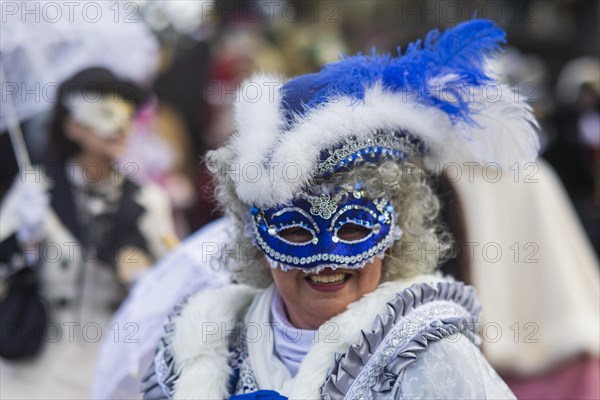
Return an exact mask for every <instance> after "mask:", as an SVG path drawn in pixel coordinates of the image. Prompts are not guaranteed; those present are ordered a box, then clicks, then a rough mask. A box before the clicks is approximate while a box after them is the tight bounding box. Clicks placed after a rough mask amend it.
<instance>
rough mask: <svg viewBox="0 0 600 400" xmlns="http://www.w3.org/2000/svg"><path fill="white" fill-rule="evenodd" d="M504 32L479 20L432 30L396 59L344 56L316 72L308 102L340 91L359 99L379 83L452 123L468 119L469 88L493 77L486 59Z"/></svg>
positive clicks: (320, 100)
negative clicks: (439, 80) (437, 81)
mask: <svg viewBox="0 0 600 400" xmlns="http://www.w3.org/2000/svg"><path fill="white" fill-rule="evenodd" d="M505 36H506V34H505V33H504V31H503V30H502V29H500V28H498V27H497V26H496V25H495V24H494V23H493V22H492V21H489V20H485V19H475V20H472V21H468V22H464V23H462V24H460V25H457V26H456V27H454V28H451V29H448V30H446V31H445V32H444V33H443V34H440V33H439V31H437V30H433V31H431V32H429V33H428V34H427V36H426V37H425V40H424V41H421V40H417V41H416V42H414V43H410V44H409V45H408V46H407V47H406V51H405V53H404V55H403V54H402V52H401V49H400V48H398V55H397V56H396V57H392V56H391V55H390V54H383V55H377V54H376V53H375V50H373V53H372V55H371V56H365V55H362V54H357V55H355V56H351V57H343V58H341V59H340V61H338V62H335V63H331V64H328V65H326V66H324V67H323V69H322V70H321V71H320V72H319V73H318V74H316V78H315V84H314V86H313V87H315V88H317V89H316V90H315V92H314V93H313V96H312V98H311V99H310V101H308V102H307V104H306V105H307V106H308V107H314V106H316V105H318V104H321V103H324V102H327V101H328V100H329V99H331V98H332V97H334V96H340V95H343V96H349V97H351V98H352V99H353V100H354V101H361V100H363V99H364V95H365V91H366V90H367V89H368V88H370V87H372V86H373V85H374V84H375V83H377V82H381V84H382V85H383V88H384V89H385V90H389V91H392V92H399V93H402V92H405V93H409V94H411V95H415V96H417V99H418V101H420V102H421V103H423V104H425V105H427V106H433V107H436V108H439V109H440V110H442V111H444V112H445V113H446V114H448V116H449V117H450V118H451V119H452V121H454V122H456V121H458V120H462V121H464V122H468V123H470V122H472V120H471V118H470V114H471V113H472V112H476V110H472V109H471V107H470V103H469V93H468V87H470V86H480V85H484V84H486V83H487V82H489V81H490V77H489V76H487V75H486V73H485V70H484V65H485V62H484V61H485V59H486V58H488V57H490V56H491V55H492V54H494V53H496V52H498V51H499V50H500V45H501V44H502V43H505ZM449 76H451V79H448V77H449ZM442 77H445V78H446V79H445V81H444V84H443V86H441V87H435V86H434V85H432V82H433V81H434V80H435V79H436V78H442ZM442 89H443V92H442V91H441V90H442ZM442 93H443V94H444V95H442Z"/></svg>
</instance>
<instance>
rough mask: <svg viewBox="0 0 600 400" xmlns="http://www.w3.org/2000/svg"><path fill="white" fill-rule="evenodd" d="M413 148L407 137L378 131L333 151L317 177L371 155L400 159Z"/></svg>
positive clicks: (320, 167)
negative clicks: (379, 154)
mask: <svg viewBox="0 0 600 400" xmlns="http://www.w3.org/2000/svg"><path fill="white" fill-rule="evenodd" d="M413 148H414V145H413V144H412V143H411V142H410V140H409V139H408V138H407V137H405V136H402V137H398V136H395V135H390V134H389V133H387V134H386V133H380V132H377V131H376V132H373V134H372V136H371V138H368V139H354V140H349V141H348V142H347V143H346V144H344V145H343V146H342V147H340V148H337V149H335V150H333V151H332V152H331V154H330V155H329V156H328V157H327V158H326V159H325V160H324V161H321V162H319V163H318V164H317V166H316V168H315V175H316V176H323V175H326V174H329V173H332V172H334V171H335V170H336V168H339V167H342V166H344V165H346V164H349V163H352V162H353V161H356V160H358V159H360V158H363V157H364V155H369V154H370V155H372V156H374V155H375V154H378V153H383V154H387V155H390V156H394V158H397V159H400V158H402V157H403V156H405V155H406V154H407V153H408V152H410V151H412V150H411V149H413Z"/></svg>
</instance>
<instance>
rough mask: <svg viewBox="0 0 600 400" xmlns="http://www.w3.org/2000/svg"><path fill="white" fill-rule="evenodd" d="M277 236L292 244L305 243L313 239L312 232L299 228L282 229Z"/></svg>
mask: <svg viewBox="0 0 600 400" xmlns="http://www.w3.org/2000/svg"><path fill="white" fill-rule="evenodd" d="M277 235H278V236H280V237H281V238H283V239H285V240H287V241H288V242H292V243H307V242H310V241H311V240H312V239H313V234H312V232H310V231H309V230H307V229H304V228H301V227H299V226H295V227H292V228H285V229H282V230H281V231H279V232H278V233H277Z"/></svg>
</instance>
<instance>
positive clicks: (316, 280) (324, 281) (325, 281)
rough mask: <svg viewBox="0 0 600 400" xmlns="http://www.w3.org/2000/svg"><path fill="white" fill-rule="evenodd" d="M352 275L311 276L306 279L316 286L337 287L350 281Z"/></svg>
mask: <svg viewBox="0 0 600 400" xmlns="http://www.w3.org/2000/svg"><path fill="white" fill-rule="evenodd" d="M350 276H351V275H350V274H333V275H309V276H307V277H306V278H305V279H306V280H307V281H309V282H310V283H312V284H315V285H337V284H340V283H344V282H346V281H347V280H348V279H350Z"/></svg>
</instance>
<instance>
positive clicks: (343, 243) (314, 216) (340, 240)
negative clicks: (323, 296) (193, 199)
mask: <svg viewBox="0 0 600 400" xmlns="http://www.w3.org/2000/svg"><path fill="white" fill-rule="evenodd" d="M250 212H251V214H252V222H253V230H254V240H255V245H256V246H257V247H259V248H260V249H261V250H262V251H263V252H264V253H265V254H266V255H267V259H268V261H269V263H270V265H271V266H272V267H279V268H282V269H283V270H287V269H289V268H299V269H303V270H311V272H318V271H319V270H322V269H324V268H332V269H335V268H353V269H354V268H362V267H364V266H365V265H366V264H367V263H368V262H370V261H371V260H373V258H374V257H376V256H380V257H381V256H383V253H384V252H385V250H387V249H388V248H389V247H390V246H391V245H392V244H393V243H394V241H396V240H398V239H399V238H400V236H401V234H402V231H401V229H400V228H399V227H398V226H397V225H396V214H395V212H394V207H393V205H392V203H391V202H390V201H389V200H387V199H385V198H379V199H370V198H368V197H365V192H364V191H363V190H362V188H361V187H360V185H357V186H356V187H355V189H354V190H353V191H351V192H336V193H333V194H320V195H308V194H303V195H301V196H299V197H297V198H296V199H295V200H293V201H292V202H291V204H288V205H283V206H277V207H273V208H270V209H267V210H260V209H258V208H257V207H252V208H251V210H250Z"/></svg>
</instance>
